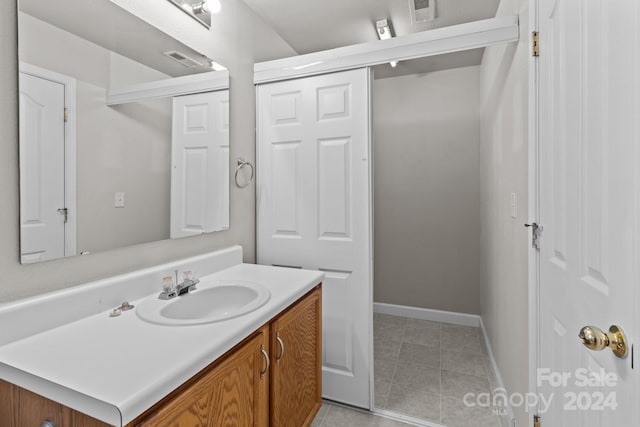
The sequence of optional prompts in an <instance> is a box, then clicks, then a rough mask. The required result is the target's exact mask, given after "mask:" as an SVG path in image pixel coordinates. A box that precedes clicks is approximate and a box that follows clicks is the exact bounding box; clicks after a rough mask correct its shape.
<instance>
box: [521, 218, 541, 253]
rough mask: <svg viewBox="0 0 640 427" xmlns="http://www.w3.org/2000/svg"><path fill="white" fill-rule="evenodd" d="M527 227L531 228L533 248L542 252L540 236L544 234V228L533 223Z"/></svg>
mask: <svg viewBox="0 0 640 427" xmlns="http://www.w3.org/2000/svg"><path fill="white" fill-rule="evenodd" d="M524 226H525V227H531V246H532V247H533V248H535V249H538V250H540V235H541V234H542V226H541V225H540V224H536V223H535V222H532V223H531V224H525V225H524Z"/></svg>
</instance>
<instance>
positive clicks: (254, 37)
mask: <svg viewBox="0 0 640 427" xmlns="http://www.w3.org/2000/svg"><path fill="white" fill-rule="evenodd" d="M114 3H117V4H119V5H122V6H126V7H127V8H129V9H130V10H133V11H135V12H136V14H138V15H139V16H141V17H142V18H143V19H145V20H146V21H148V22H150V23H151V24H153V25H156V26H158V27H159V28H161V29H162V30H164V31H167V32H170V33H171V35H173V36H174V37H176V38H178V39H179V40H181V41H183V42H186V43H187V44H190V45H192V46H193V47H194V48H195V49H197V50H199V51H201V52H202V53H204V54H205V55H207V56H209V57H211V58H215V59H217V60H219V61H220V62H221V63H223V64H225V65H226V66H227V68H229V72H230V75H231V78H230V86H231V95H230V96H231V107H230V120H231V123H230V126H231V136H230V154H231V155H230V157H231V162H233V161H234V160H235V159H236V157H238V156H244V157H246V158H247V159H249V160H250V161H252V162H254V161H255V133H254V127H255V117H254V116H255V114H254V111H255V91H254V86H253V67H252V65H253V63H254V62H256V61H263V60H266V59H271V58H279V57H286V56H291V55H294V54H295V52H294V51H293V49H291V47H289V46H288V45H287V44H286V43H285V42H284V41H283V40H282V39H281V38H280V37H279V36H278V35H277V34H276V33H275V32H274V31H273V30H272V29H271V28H270V27H268V26H267V25H266V24H265V23H264V22H263V21H262V20H261V19H260V18H259V17H257V16H256V15H255V14H254V13H253V12H252V11H251V10H250V9H249V8H248V7H247V6H246V5H245V4H244V3H243V2H242V1H225V2H224V8H225V9H224V12H223V13H222V14H221V15H218V16H217V17H215V19H214V27H213V29H212V30H211V31H206V30H205V29H204V27H202V26H201V25H199V24H197V23H196V22H195V21H193V20H192V19H191V18H189V17H188V16H186V15H185V14H183V13H179V11H178V10H176V8H175V6H173V5H172V4H171V3H170V2H159V3H158V2H149V1H145V0H114ZM0 50H1V51H2V52H3V54H4V59H3V60H2V61H0V201H1V203H2V209H0V272H2V279H0V302H4V301H9V300H14V299H17V298H20V297H23V296H28V295H34V294H39V293H43V292H47V291H52V290H56V289H60V288H64V287H68V286H72V285H76V284H81V283H84V282H86V281H89V280H93V279H97V278H100V277H108V276H111V275H114V274H119V273H124V272H127V271H132V270H136V269H139V268H143V267H147V266H151V265H155V264H158V263H162V262H166V261H169V260H174V259H180V258H184V257H187V256H191V255H195V254H199V253H202V252H204V251H210V250H213V249H216V248H222V247H226V246H229V245H232V244H240V245H242V246H243V248H244V251H245V252H244V253H245V255H244V256H245V260H246V261H247V262H253V261H254V259H255V202H254V200H255V187H254V186H253V185H252V186H250V187H248V188H245V189H242V190H241V189H238V188H236V187H235V186H232V187H231V192H230V199H231V200H230V201H231V219H230V229H229V230H228V231H225V232H220V233H213V234H209V235H205V236H197V237H190V238H184V239H178V240H164V241H161V242H156V243H150V244H145V245H138V246H131V247H128V248H125V249H119V250H114V251H108V252H103V253H99V254H93V255H89V256H84V257H74V258H69V259H64V260H57V261H50V262H45V263H39V264H34V265H28V266H23V265H21V264H20V262H19V250H20V248H19V242H20V240H19V194H18V108H17V107H18V61H17V57H18V55H17V10H16V4H15V2H13V1H6V2H0ZM11 58H14V59H13V60H12V59H11Z"/></svg>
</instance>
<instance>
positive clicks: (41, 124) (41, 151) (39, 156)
mask: <svg viewBox="0 0 640 427" xmlns="http://www.w3.org/2000/svg"><path fill="white" fill-rule="evenodd" d="M64 116H65V86H64V85H63V84H61V83H59V82H55V81H51V80H48V79H45V78H42V77H39V76H35V75H30V74H27V73H25V72H21V73H20V117H21V121H20V140H21V141H22V144H21V145H20V181H21V183H22V187H21V204H20V209H21V216H20V218H21V228H20V232H21V239H22V244H21V260H22V262H23V263H31V262H36V261H44V260H48V259H54V258H60V257H63V256H65V225H66V224H65V223H66V219H67V215H66V214H67V211H66V205H65V129H64V122H65V119H64Z"/></svg>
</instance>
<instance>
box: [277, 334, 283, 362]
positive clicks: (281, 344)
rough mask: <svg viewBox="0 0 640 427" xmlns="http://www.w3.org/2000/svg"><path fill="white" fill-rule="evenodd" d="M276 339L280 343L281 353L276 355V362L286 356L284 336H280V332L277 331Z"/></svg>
mask: <svg viewBox="0 0 640 427" xmlns="http://www.w3.org/2000/svg"><path fill="white" fill-rule="evenodd" d="M276 341H278V345H279V346H280V353H278V355H277V356H276V362H279V361H280V359H282V356H284V343H283V342H282V338H280V332H276Z"/></svg>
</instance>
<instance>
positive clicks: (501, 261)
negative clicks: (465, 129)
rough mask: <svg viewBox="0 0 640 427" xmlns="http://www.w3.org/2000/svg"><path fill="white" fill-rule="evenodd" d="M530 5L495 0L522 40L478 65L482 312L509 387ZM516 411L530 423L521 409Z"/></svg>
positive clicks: (516, 322)
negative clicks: (516, 19)
mask: <svg viewBox="0 0 640 427" xmlns="http://www.w3.org/2000/svg"><path fill="white" fill-rule="evenodd" d="M528 5H529V0H502V1H501V2H500V6H499V8H498V13H497V15H510V14H518V15H519V16H520V41H519V42H518V43H511V44H508V45H501V46H493V47H488V48H486V49H485V53H484V57H483V61H482V65H481V68H480V88H481V89H480V90H481V119H480V135H481V136H480V176H481V188H482V196H481V200H482V208H481V214H480V221H481V225H480V232H481V239H480V241H481V246H482V247H481V253H482V260H481V263H480V265H481V301H480V305H481V317H482V320H483V323H484V325H485V327H486V330H487V335H488V339H489V340H490V342H491V347H492V348H493V351H494V355H495V360H496V362H497V365H498V367H499V370H500V372H501V374H502V378H503V380H504V383H505V386H506V389H507V391H508V392H509V393H516V392H517V393H526V392H528V391H529V388H528V382H529V364H528V358H529V351H528V347H529V346H528V344H529V341H528V332H529V328H528V235H527V232H526V229H525V228H524V227H523V224H524V223H525V222H526V220H527V215H528V208H527V205H528V191H529V189H528V135H529V127H528V72H529V71H528V70H529V68H528V61H529V57H528V55H529V43H528V42H529V34H528V24H527V22H528V16H529V6H528ZM512 194H515V195H516V199H517V213H516V216H515V218H514V217H512V215H511V212H510V202H511V195H512ZM514 413H515V416H516V419H517V424H518V425H521V426H526V425H529V421H530V420H529V417H528V414H527V413H526V411H525V408H523V407H520V408H514Z"/></svg>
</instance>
